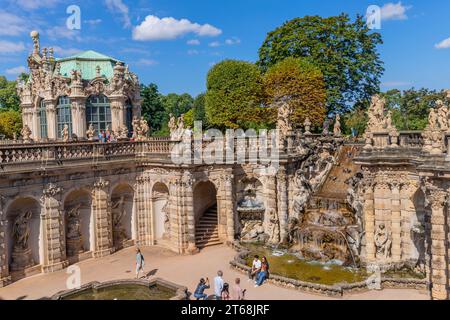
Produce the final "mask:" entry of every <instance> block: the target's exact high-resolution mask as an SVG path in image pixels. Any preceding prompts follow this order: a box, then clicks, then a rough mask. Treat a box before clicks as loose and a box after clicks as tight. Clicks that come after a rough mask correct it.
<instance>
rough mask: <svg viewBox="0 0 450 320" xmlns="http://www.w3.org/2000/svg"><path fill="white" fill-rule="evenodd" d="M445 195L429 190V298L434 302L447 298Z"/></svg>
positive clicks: (438, 191) (433, 189)
mask: <svg viewBox="0 0 450 320" xmlns="http://www.w3.org/2000/svg"><path fill="white" fill-rule="evenodd" d="M446 197H447V194H446V192H445V191H443V190H442V189H439V188H437V187H433V188H431V190H430V195H429V200H430V203H431V208H432V214H431V285H432V289H431V297H432V298H433V299H435V300H445V299H447V298H448V291H447V285H448V252H447V250H448V248H447V240H446V239H447V235H446V232H447V230H446V229H447V228H446V219H445V213H444V207H445V203H446V200H447V199H446Z"/></svg>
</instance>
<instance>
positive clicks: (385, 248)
mask: <svg viewBox="0 0 450 320" xmlns="http://www.w3.org/2000/svg"><path fill="white" fill-rule="evenodd" d="M375 247H376V249H377V258H381V259H385V260H386V259H388V258H389V257H390V256H391V247H392V240H391V239H390V236H389V233H388V231H387V229H386V226H385V225H384V224H380V225H379V226H378V228H377V231H376V232H375Z"/></svg>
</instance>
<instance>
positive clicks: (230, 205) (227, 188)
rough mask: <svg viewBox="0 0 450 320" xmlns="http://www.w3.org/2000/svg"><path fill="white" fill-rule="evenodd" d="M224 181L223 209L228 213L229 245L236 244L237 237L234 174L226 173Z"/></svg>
mask: <svg viewBox="0 0 450 320" xmlns="http://www.w3.org/2000/svg"><path fill="white" fill-rule="evenodd" d="M225 174H226V175H225V177H224V179H223V183H222V185H223V188H224V198H223V208H224V210H225V212H226V220H227V241H228V242H229V243H232V242H234V235H235V230H234V226H235V219H234V218H235V214H234V197H233V194H234V192H233V180H234V176H233V173H232V172H226V173H225Z"/></svg>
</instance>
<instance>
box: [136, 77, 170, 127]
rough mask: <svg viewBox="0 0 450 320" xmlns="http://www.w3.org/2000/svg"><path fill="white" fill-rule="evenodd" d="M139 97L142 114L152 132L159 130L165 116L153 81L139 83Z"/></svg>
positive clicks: (160, 98)
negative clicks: (146, 84) (140, 98)
mask: <svg viewBox="0 0 450 320" xmlns="http://www.w3.org/2000/svg"><path fill="white" fill-rule="evenodd" d="M141 97H142V105H141V107H142V116H143V117H144V119H146V120H147V121H148V123H149V125H150V128H151V130H152V132H156V131H159V130H161V128H162V127H163V126H164V121H165V120H166V118H167V117H166V113H165V109H164V105H163V103H162V95H161V94H160V93H159V91H158V86H157V85H156V84H154V83H151V84H149V85H148V86H145V85H141Z"/></svg>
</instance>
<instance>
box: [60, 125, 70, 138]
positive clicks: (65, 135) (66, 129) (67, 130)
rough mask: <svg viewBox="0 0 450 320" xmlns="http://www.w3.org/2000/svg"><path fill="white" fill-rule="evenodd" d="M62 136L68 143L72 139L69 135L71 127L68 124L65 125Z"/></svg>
mask: <svg viewBox="0 0 450 320" xmlns="http://www.w3.org/2000/svg"><path fill="white" fill-rule="evenodd" d="M61 136H62V138H63V141H64V142H68V141H69V139H70V135H69V126H68V125H67V123H66V124H64V127H63V129H62V131H61Z"/></svg>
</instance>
